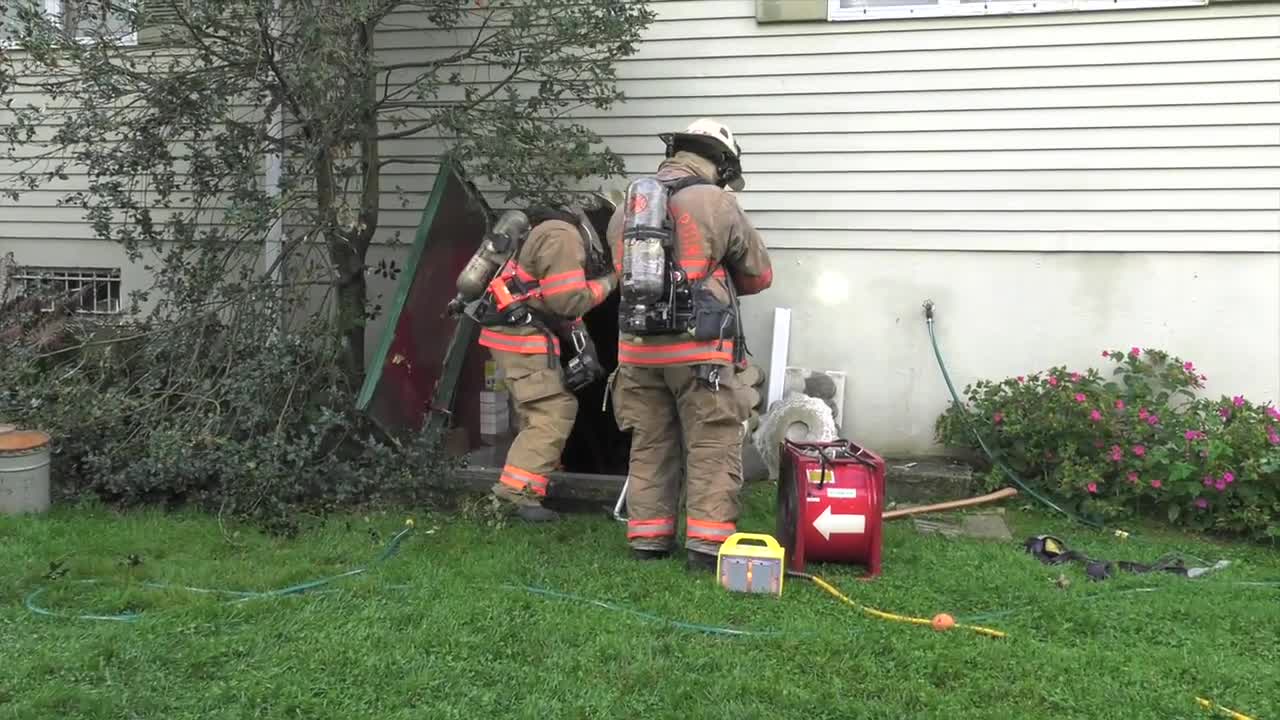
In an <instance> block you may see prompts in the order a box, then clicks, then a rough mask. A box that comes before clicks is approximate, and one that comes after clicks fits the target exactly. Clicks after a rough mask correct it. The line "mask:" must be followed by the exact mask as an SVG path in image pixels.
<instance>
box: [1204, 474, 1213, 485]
mask: <svg viewBox="0 0 1280 720" xmlns="http://www.w3.org/2000/svg"><path fill="white" fill-rule="evenodd" d="M1202 482H1203V483H1204V486H1205V487H1213V478H1211V477H1209V476H1208V475H1205V476H1204V480H1203V481H1202Z"/></svg>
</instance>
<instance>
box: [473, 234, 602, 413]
mask: <svg viewBox="0 0 1280 720" xmlns="http://www.w3.org/2000/svg"><path fill="white" fill-rule="evenodd" d="M513 214H515V215H518V216H519V218H518V219H514V218H509V216H512V215H513ZM557 219H560V218H557ZM504 221H506V222H505V224H504ZM531 225H532V223H531V222H530V221H529V218H528V216H527V215H526V214H525V213H522V212H520V211H509V212H508V213H506V214H505V215H504V216H503V218H501V219H499V222H498V223H496V224H495V230H497V229H498V228H501V227H511V228H515V229H516V231H515V232H506V233H501V232H499V233H497V234H499V235H500V236H502V237H503V238H504V239H506V240H507V242H506V243H499V244H501V245H502V246H503V247H502V248H500V250H499V253H500V254H501V255H502V256H503V257H500V258H497V259H499V260H502V261H501V262H500V263H492V264H490V265H489V266H488V267H489V268H492V267H493V265H497V270H496V272H494V271H493V270H492V269H489V270H488V274H491V275H492V277H491V279H490V280H489V281H488V283H486V284H485V285H484V290H483V292H482V293H480V295H479V297H478V298H476V299H474V300H472V301H471V302H469V303H467V304H466V307H465V310H463V312H465V314H466V315H467V316H468V317H470V318H471V319H472V320H474V321H475V322H476V324H478V325H480V326H481V327H490V328H492V327H522V326H530V327H534V328H536V329H537V330H539V331H540V334H541V335H542V336H543V337H544V338H545V339H546V348H547V353H546V354H547V366H548V367H549V368H553V369H557V368H559V367H560V363H559V358H558V355H557V353H556V340H557V338H562V339H564V340H565V341H566V342H568V344H570V345H572V346H573V349H574V355H573V357H572V358H571V359H570V360H569V362H568V367H567V372H565V376H564V381H565V385H566V386H567V387H568V389H569V390H570V391H571V392H576V391H577V390H579V389H581V388H583V387H586V386H587V385H590V384H591V383H593V382H595V381H596V380H598V379H601V378H603V377H604V368H603V366H602V365H601V364H600V362H599V360H598V359H597V355H596V350H595V344H594V343H593V342H592V340H591V336H590V335H588V334H587V330H586V325H585V324H584V323H583V322H582V321H581V320H580V319H572V320H566V319H565V318H561V317H559V316H556V315H553V314H551V313H547V312H544V311H542V310H539V309H537V308H534V307H533V306H532V305H531V304H530V303H531V301H533V300H536V299H541V298H542V297H543V288H542V283H541V282H540V281H539V280H538V278H536V277H534V276H533V275H532V274H531V273H529V271H527V270H525V269H524V268H523V267H521V266H520V264H519V262H517V261H516V258H517V257H519V256H520V251H521V250H522V249H523V247H524V242H525V240H526V239H528V236H529V231H530V229H531ZM579 225H580V223H579ZM491 234H494V233H491ZM590 234H591V233H589V232H586V231H585V230H584V229H583V228H582V227H579V236H580V237H581V238H582V241H583V245H584V249H585V251H586V256H587V258H588V265H589V270H592V271H594V272H598V268H599V267H605V268H606V269H607V263H605V262H602V261H601V260H600V258H599V255H600V250H599V248H596V247H593V243H592V240H593V238H591V237H588V235H590ZM489 244H491V243H489V242H488V239H486V243H484V244H482V246H481V248H480V250H479V251H477V253H476V256H475V257H474V258H473V262H475V260H476V258H479V257H481V256H482V255H483V254H484V253H485V251H486V247H487V245H489ZM595 244H596V245H598V244H599V243H598V240H596V242H595ZM490 255H491V256H492V255H493V253H490ZM504 258H505V259H504ZM492 259H493V258H492V257H491V258H490V260H491V262H492ZM470 268H471V263H469V264H468V267H467V269H464V271H463V276H465V275H467V273H468V271H469V270H470ZM463 276H459V288H460V291H461V287H462V284H463ZM594 277H599V275H598V274H596V275H594V276H593V279H594ZM460 296H461V292H460ZM456 302H457V301H456V300H455V303H456Z"/></svg>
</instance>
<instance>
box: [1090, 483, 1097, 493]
mask: <svg viewBox="0 0 1280 720" xmlns="http://www.w3.org/2000/svg"><path fill="white" fill-rule="evenodd" d="M1088 489H1089V492H1090V493H1092V494H1095V495H1096V494H1097V493H1098V483H1089V485H1088Z"/></svg>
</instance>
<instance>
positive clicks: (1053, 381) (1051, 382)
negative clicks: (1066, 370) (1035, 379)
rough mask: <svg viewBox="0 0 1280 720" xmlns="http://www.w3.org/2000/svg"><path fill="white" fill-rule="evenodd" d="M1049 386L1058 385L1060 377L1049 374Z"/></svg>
mask: <svg viewBox="0 0 1280 720" xmlns="http://www.w3.org/2000/svg"><path fill="white" fill-rule="evenodd" d="M1049 387H1058V378H1057V377H1056V376H1054V375H1050V376H1049Z"/></svg>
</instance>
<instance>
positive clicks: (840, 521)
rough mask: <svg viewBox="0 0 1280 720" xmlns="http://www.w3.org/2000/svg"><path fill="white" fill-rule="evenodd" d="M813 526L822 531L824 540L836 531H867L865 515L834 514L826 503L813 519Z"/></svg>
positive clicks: (853, 532)
mask: <svg viewBox="0 0 1280 720" xmlns="http://www.w3.org/2000/svg"><path fill="white" fill-rule="evenodd" d="M813 527H814V529H815V530H817V531H818V532H820V533H822V538H823V539H824V540H830V539H831V536H832V535H834V534H836V533H844V534H847V535H848V534H861V533H864V532H866V531H867V516H866V515H835V514H833V513H832V512H831V506H830V505H828V506H827V507H826V509H824V510H823V511H822V514H821V515H819V516H818V517H817V519H815V520H814V521H813Z"/></svg>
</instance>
